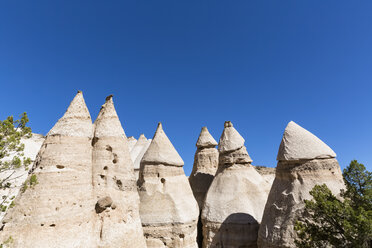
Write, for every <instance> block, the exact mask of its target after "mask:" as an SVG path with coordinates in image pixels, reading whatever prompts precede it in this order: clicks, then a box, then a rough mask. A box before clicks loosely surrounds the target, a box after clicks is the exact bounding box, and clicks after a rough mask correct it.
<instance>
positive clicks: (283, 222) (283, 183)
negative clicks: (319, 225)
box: [258, 121, 344, 248]
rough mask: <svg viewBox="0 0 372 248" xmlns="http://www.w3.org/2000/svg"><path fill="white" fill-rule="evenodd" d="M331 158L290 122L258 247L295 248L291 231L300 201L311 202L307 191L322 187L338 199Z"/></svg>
mask: <svg viewBox="0 0 372 248" xmlns="http://www.w3.org/2000/svg"><path fill="white" fill-rule="evenodd" d="M335 157H336V154H335V153H334V152H333V151H332V149H331V148H330V147H329V146H327V145H326V144H325V143H323V141H321V140H320V139H319V138H317V137H316V136H315V135H313V134H312V133H310V132H309V131H307V130H305V129H304V128H302V127H300V126H299V125H297V124H296V123H294V122H293V121H291V122H290V123H288V125H287V127H286V129H285V131H284V134H283V139H282V142H281V144H280V147H279V152H278V156H277V160H278V165H277V167H276V175H275V180H274V182H273V185H272V188H271V191H270V194H269V197H268V200H267V203H266V207H265V211H264V215H263V219H262V223H261V227H260V231H259V237H258V246H259V247H262V248H271V247H273V248H274V247H275V248H276V247H296V246H295V243H294V240H295V238H296V233H295V231H294V229H293V227H294V224H295V221H296V219H297V218H298V217H299V216H300V215H301V214H302V211H303V208H304V202H303V201H304V200H305V199H311V198H312V197H311V195H310V194H309V192H310V190H311V189H312V188H313V187H314V186H315V185H316V184H324V183H325V184H326V185H327V186H328V187H329V188H330V190H331V191H332V192H333V193H334V194H336V195H339V193H340V189H342V188H344V183H343V179H342V174H341V169H340V166H339V164H338V162H337V160H336V158H335Z"/></svg>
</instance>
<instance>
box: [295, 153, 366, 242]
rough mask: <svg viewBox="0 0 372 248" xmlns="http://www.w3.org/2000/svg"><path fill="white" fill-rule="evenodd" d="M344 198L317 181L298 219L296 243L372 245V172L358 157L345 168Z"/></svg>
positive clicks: (341, 193)
mask: <svg viewBox="0 0 372 248" xmlns="http://www.w3.org/2000/svg"><path fill="white" fill-rule="evenodd" d="M343 176H344V182H345V186H346V190H342V191H341V192H340V195H341V198H337V197H336V196H334V195H333V194H332V192H331V191H330V190H329V188H328V187H327V186H326V185H325V184H323V185H316V186H315V187H314V188H313V189H312V190H311V191H310V194H311V196H313V199H312V200H305V209H304V214H303V215H302V217H301V218H300V219H299V220H298V221H297V223H296V225H295V230H296V232H297V236H298V237H297V240H296V245H297V247H301V248H310V247H320V248H321V247H350V248H359V247H360V248H366V247H372V243H371V242H372V180H371V179H372V175H371V172H369V171H367V170H366V168H365V166H364V165H363V164H360V163H358V162H357V161H356V160H353V161H351V163H350V165H349V166H348V167H347V168H346V169H344V171H343Z"/></svg>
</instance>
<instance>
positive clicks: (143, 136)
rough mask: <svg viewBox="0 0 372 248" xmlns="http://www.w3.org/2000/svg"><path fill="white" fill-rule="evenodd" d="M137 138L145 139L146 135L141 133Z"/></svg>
mask: <svg viewBox="0 0 372 248" xmlns="http://www.w3.org/2000/svg"><path fill="white" fill-rule="evenodd" d="M138 140H147V138H146V136H145V135H144V134H143V133H142V134H141V135H140V136H139V138H138Z"/></svg>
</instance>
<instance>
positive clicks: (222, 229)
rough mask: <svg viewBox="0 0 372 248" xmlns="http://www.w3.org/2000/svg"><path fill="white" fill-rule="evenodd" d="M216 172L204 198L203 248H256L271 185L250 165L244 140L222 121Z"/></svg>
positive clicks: (228, 123)
mask: <svg viewBox="0 0 372 248" xmlns="http://www.w3.org/2000/svg"><path fill="white" fill-rule="evenodd" d="M218 150H219V165H218V171H217V174H216V176H215V178H214V179H213V182H212V184H211V186H210V188H209V190H208V193H207V196H206V198H205V202H204V206H203V211H202V222H203V236H204V238H203V247H204V248H208V247H221V248H222V247H228V248H233V247H257V233H258V228H259V224H260V222H261V218H262V213H263V209H264V206H265V203H266V199H267V195H268V192H269V190H270V185H269V184H268V182H267V181H266V180H264V179H263V178H262V176H261V175H260V174H259V173H258V172H257V171H256V170H255V169H254V168H253V166H252V165H251V162H252V159H251V158H250V156H249V155H248V152H247V150H246V148H245V146H244V139H243V137H242V136H241V135H240V134H239V133H238V132H237V131H236V129H235V128H234V127H233V125H232V123H231V122H225V129H224V131H223V133H222V136H221V138H220V142H219V146H218Z"/></svg>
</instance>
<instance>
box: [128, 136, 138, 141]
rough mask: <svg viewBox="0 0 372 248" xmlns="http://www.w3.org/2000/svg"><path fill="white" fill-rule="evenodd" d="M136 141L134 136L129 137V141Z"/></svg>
mask: <svg viewBox="0 0 372 248" xmlns="http://www.w3.org/2000/svg"><path fill="white" fill-rule="evenodd" d="M132 140H136V139H135V138H134V137H133V136H130V137H128V141H132Z"/></svg>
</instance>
